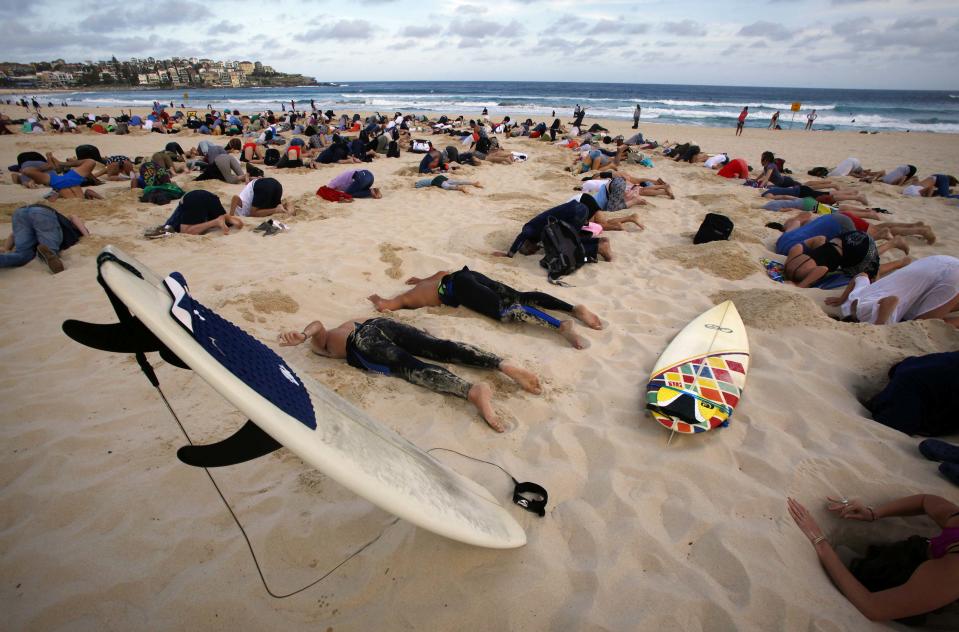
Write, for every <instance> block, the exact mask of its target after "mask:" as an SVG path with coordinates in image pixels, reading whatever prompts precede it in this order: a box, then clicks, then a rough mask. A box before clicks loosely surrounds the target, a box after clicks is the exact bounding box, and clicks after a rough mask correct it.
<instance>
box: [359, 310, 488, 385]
mask: <svg viewBox="0 0 959 632" xmlns="http://www.w3.org/2000/svg"><path fill="white" fill-rule="evenodd" d="M415 356H422V357H424V358H429V359H430V360H437V361H439V362H451V363H453V364H463V365H466V366H475V367H479V368H481V369H496V368H498V367H499V365H500V362H502V360H501V359H500V358H499V357H497V356H495V355H493V354H492V353H487V352H486V351H483V350H482V349H478V348H476V347H474V346H472V345H469V344H466V343H465V342H455V341H452V340H442V339H440V338H434V337H433V336H431V335H429V334H428V333H426V332H425V331H422V330H421V329H417V328H416V327H412V326H410V325H407V324H406V323H401V322H399V321H395V320H391V319H389V318H371V319H370V320H368V321H366V322H364V323H362V324H360V323H357V324H356V328H355V329H354V330H353V333H351V334H350V336H349V337H348V338H347V339H346V361H347V362H348V363H349V364H350V366H354V367H356V368H358V369H364V370H366V371H374V372H376V373H383V374H386V375H395V376H396V377H400V378H403V379H404V380H406V381H407V382H409V383H411V384H416V385H418V386H422V387H425V388H428V389H430V390H431V391H436V392H437V393H449V394H450V395H455V396H457V397H462V398H463V399H466V396H467V395H468V394H469V391H470V388H471V387H472V384H470V383H469V382H467V381H466V380H464V379H463V378H461V377H459V376H457V375H455V374H453V373H451V372H450V371H448V370H446V369H444V368H443V367H441V366H437V365H435V364H427V363H426V362H423V361H422V360H420V359H418V358H416V357H415Z"/></svg>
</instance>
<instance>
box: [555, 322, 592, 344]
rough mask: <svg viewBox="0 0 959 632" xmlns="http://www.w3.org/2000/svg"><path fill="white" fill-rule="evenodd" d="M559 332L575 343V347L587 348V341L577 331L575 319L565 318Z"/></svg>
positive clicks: (569, 341) (571, 342) (570, 342)
mask: <svg viewBox="0 0 959 632" xmlns="http://www.w3.org/2000/svg"><path fill="white" fill-rule="evenodd" d="M559 334H560V335H561V336H562V337H563V338H566V341H567V342H568V343H569V344H571V345H573V347H574V348H575V349H585V348H586V341H585V340H583V338H582V337H580V335H579V334H577V333H576V331H575V329H574V326H573V321H571V320H564V321H563V323H562V324H561V325H560V326H559Z"/></svg>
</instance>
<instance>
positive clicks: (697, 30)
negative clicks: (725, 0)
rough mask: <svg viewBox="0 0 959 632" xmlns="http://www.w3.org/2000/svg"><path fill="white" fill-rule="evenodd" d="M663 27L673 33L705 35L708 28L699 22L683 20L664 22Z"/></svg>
mask: <svg viewBox="0 0 959 632" xmlns="http://www.w3.org/2000/svg"><path fill="white" fill-rule="evenodd" d="M663 28H664V29H666V32H667V33H672V34H673V35H686V36H689V35H705V34H706V29H705V28H703V26H702V25H701V24H700V23H699V22H694V21H693V20H681V21H679V22H664V23H663Z"/></svg>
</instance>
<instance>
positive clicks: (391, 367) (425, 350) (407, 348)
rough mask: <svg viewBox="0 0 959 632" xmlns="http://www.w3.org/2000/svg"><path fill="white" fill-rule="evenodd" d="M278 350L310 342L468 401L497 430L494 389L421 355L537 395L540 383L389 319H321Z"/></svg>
mask: <svg viewBox="0 0 959 632" xmlns="http://www.w3.org/2000/svg"><path fill="white" fill-rule="evenodd" d="M279 340H280V346H284V347H287V346H293V345H298V344H302V343H304V342H306V341H307V340H309V341H310V348H311V350H312V351H313V353H316V354H318V355H322V356H326V357H328V358H335V359H341V360H342V359H345V360H346V361H347V363H348V364H349V365H350V366H353V367H356V368H357V369H361V370H365V371H372V372H375V373H382V374H385V375H394V376H396V377H399V378H402V379H404V380H406V381H407V382H409V383H411V384H416V385H417V386H422V387H424V388H428V389H430V390H431V391H434V392H437V393H442V394H448V395H453V396H454V397H459V398H461V399H465V400H467V401H469V402H470V403H471V404H473V405H474V406H475V407H476V410H477V412H479V414H480V416H482V417H483V420H484V421H486V423H487V424H489V426H490V427H491V428H492V429H493V430H495V431H496V432H503V431H505V430H506V426H505V425H504V424H503V422H502V421H501V420H500V418H499V416H498V415H497V414H496V411H495V410H494V409H493V403H492V399H493V390H492V388H490V385H489V384H487V383H486V382H477V383H470V382H467V381H466V380H464V379H463V378H461V377H459V376H458V375H456V374H454V373H452V372H450V371H449V370H447V369H445V368H444V367H441V366H439V365H436V364H429V363H426V362H423V361H422V360H420V359H419V358H417V357H416V356H421V357H423V358H427V359H430V360H435V361H438V362H448V363H452V364H462V365H464V366H472V367H476V368H479V369H493V370H497V371H499V372H501V373H503V374H504V375H507V376H509V377H510V378H512V379H513V380H514V381H516V382H517V383H518V384H519V385H520V386H521V387H523V389H524V390H526V391H528V392H530V393H534V394H537V395H538V394H539V393H540V392H541V388H540V384H539V379H538V378H537V377H536V375H535V374H533V373H532V372H530V371H527V370H526V369H524V368H522V367H520V366H519V365H517V364H515V363H513V362H510V361H509V360H504V359H503V358H500V357H499V356H496V355H494V354H492V353H489V352H487V351H484V350H482V349H480V348H478V347H474V346H473V345H470V344H467V343H465V342H456V341H453V340H443V339H440V338H435V337H433V336H431V335H430V334H428V333H427V332H425V331H423V330H421V329H417V328H416V327H413V326H411V325H408V324H406V323H401V322H399V321H396V320H392V319H390V318H371V319H368V320H363V319H360V318H356V319H350V320H348V321H346V322H345V323H343V324H341V325H339V326H338V327H335V328H333V329H329V330H327V329H326V328H325V327H324V326H323V323H321V322H320V321H318V320H315V321H313V322H311V323H310V324H309V325H307V326H306V327H305V328H304V329H303V331H289V332H285V333H282V334H280V336H279Z"/></svg>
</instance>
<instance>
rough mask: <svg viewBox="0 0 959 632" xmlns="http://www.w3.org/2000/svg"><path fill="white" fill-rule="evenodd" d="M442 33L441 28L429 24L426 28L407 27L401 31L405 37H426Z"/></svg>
mask: <svg viewBox="0 0 959 632" xmlns="http://www.w3.org/2000/svg"><path fill="white" fill-rule="evenodd" d="M439 32H440V27H438V26H436V25H433V24H427V25H424V26H407V27H405V28H403V30H402V31H400V35H402V36H403V37H426V36H428V35H433V34H435V33H439Z"/></svg>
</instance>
